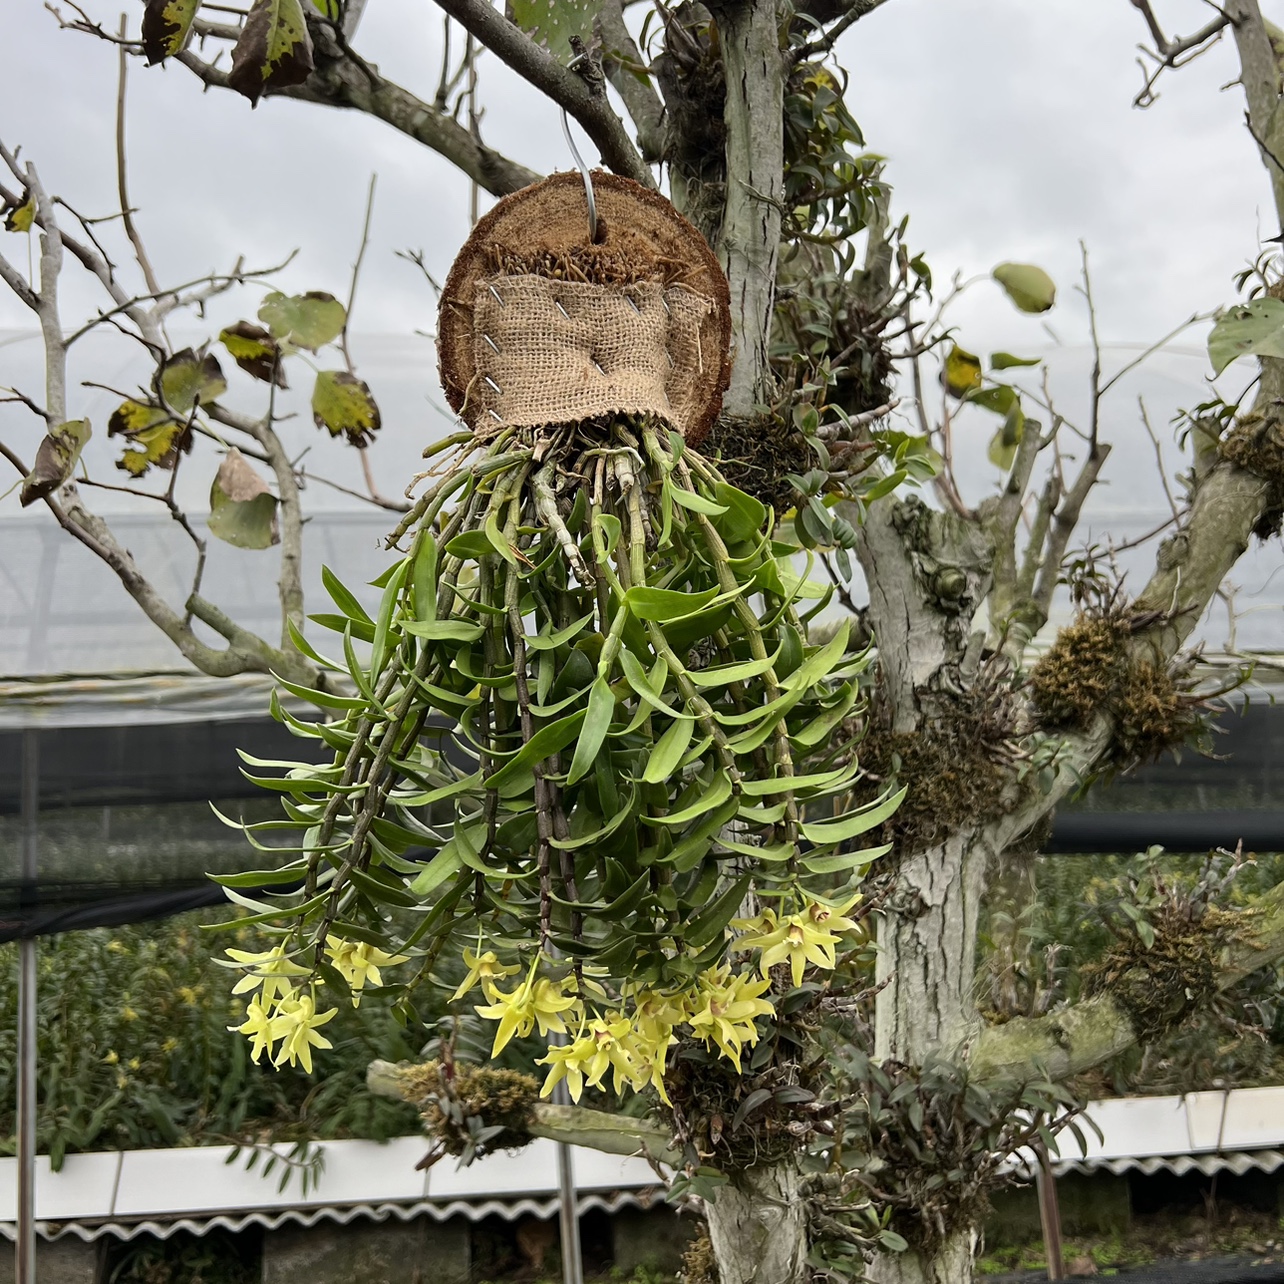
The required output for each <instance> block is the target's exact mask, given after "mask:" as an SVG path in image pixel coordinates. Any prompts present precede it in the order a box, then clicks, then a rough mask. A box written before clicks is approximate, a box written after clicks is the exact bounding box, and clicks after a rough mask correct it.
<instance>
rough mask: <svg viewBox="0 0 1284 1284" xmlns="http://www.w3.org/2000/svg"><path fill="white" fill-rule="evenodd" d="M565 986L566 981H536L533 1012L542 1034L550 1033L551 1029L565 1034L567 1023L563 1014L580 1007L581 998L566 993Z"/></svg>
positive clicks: (532, 992)
mask: <svg viewBox="0 0 1284 1284" xmlns="http://www.w3.org/2000/svg"><path fill="white" fill-rule="evenodd" d="M563 986H564V983H563V982H561V981H549V980H547V979H545V978H541V979H540V980H538V981H536V982H535V987H534V989H533V990H532V991H531V1012H532V1013H533V1015H534V1017H535V1024H536V1025H537V1026H539V1032H540V1034H542V1035H546V1034H548V1032H549V1031H550V1030H555V1031H556V1032H557V1033H558V1034H565V1033H566V1023H565V1021H563V1019H562V1015H561V1014H562V1013H563V1012H570V1011H571V1010H572V1009H578V1008H579V1006H580V1001H579V999H578V998H576V997H575V995H573V994H566V993H564V990H563Z"/></svg>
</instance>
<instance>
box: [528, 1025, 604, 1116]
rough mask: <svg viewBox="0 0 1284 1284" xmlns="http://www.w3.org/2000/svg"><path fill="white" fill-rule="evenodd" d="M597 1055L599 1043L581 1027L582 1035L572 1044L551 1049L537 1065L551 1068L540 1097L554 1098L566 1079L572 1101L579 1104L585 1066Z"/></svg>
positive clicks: (582, 1090)
mask: <svg viewBox="0 0 1284 1284" xmlns="http://www.w3.org/2000/svg"><path fill="white" fill-rule="evenodd" d="M596 1054H597V1043H596V1042H595V1041H594V1039H593V1036H592V1035H591V1034H586V1033H584V1027H583V1026H582V1025H581V1027H580V1033H579V1034H578V1035H576V1037H575V1038H574V1039H572V1040H571V1042H570V1043H564V1044H561V1045H560V1046H557V1047H552V1048H549V1050H548V1052H547V1053H546V1054H545V1055H544V1056H543V1057H541V1058H540V1059H539V1060H538V1061H537V1062H536V1063H535V1064H536V1065H537V1066H548V1067H549V1071H548V1074H547V1075H545V1077H544V1086H543V1087H542V1088H540V1090H539V1095H540V1096H541V1097H550V1096H552V1095H553V1089H554V1088H555V1087H556V1086H557V1085H558V1084H559V1083H560V1082H561V1081H562V1080H563V1079H565V1080H566V1087H567V1089H568V1091H569V1092H570V1094H571V1100H572V1101H575V1102H578V1101H579V1099H580V1097H581V1095H582V1094H583V1092H584V1066H585V1064H586V1063H587V1062H589V1061H591V1060H592V1059H593V1057H594V1056H595V1055H596Z"/></svg>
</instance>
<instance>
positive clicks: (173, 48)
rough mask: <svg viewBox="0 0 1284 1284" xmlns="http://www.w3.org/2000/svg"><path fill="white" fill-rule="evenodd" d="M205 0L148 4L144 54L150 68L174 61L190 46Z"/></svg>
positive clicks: (162, 0) (154, 0) (161, 0)
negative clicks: (188, 39)
mask: <svg viewBox="0 0 1284 1284" xmlns="http://www.w3.org/2000/svg"><path fill="white" fill-rule="evenodd" d="M200 7H201V0H147V3H146V7H145V8H144V9H143V53H144V54H145V55H146V56H147V64H148V66H154V65H155V64H156V63H158V62H164V61H165V59H166V58H172V57H173V56H174V55H175V54H176V53H178V52H179V51H180V50H181V49H182V48H183V46H184V45H185V44H186V43H187V37H188V34H189V33H190V32H191V30H192V23H193V22H194V21H195V19H196V11H197V9H199V8H200Z"/></svg>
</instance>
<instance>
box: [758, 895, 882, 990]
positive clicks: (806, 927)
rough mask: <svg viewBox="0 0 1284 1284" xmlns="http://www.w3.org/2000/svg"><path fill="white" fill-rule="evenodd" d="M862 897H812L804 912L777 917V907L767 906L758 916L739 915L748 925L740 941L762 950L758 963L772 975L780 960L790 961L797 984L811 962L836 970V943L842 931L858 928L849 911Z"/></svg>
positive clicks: (804, 905)
mask: <svg viewBox="0 0 1284 1284" xmlns="http://www.w3.org/2000/svg"><path fill="white" fill-rule="evenodd" d="M859 899H860V897H859V895H858V896H855V897H853V898H852V899H851V900H849V901H847V902H845V903H843V904H840V905H835V906H830V905H826V904H824V903H822V902H820V901H817V900H814V899H812V898H810V897H808V898H806V899H805V900H804V903H803V909H802V911H801V912H800V913H797V914H789V915H787V916H786V917H785V918H783V919H777V917H776V914H775V911H774V910H769V909H768V910H763V912H762V913H761V914H760V915H759V916H758V917H757V918H756V919H737V920H736V923H735V926H737V927H739V928H741V929H747V933H746V935H744V936H742V937H740V938H739V940H737V942H736V948H737V949H741V950H753V949H757V950H761V951H762V953H761V955H760V957H759V960H758V966H759V968H760V970H761V972H762V975H763V976H764V977H765V976H768V975H769V974H770V972H771V969H772V968H773V967H775V966H776V964H777V963H784V962H785V961H786V960H787V961H788V963H789V970H790V975H791V977H792V979H793V983H794V984H795V985H801V984H802V980H803V973H804V972H805V971H806V969H807V964H808V963H811V964H814V965H815V966H816V967H819V968H824V969H825V970H827V971H832V970H833V968H834V966H835V963H836V961H837V960H836V955H835V952H834V947H835V946H836V945H837V944H838V940H839V935H840V934H841V933H843V932H849V931H853V930H855V928H856V927H857V924H856V923H854V922H853V921H852V920H851V919H849V918H847V917H846V912H847V911H848V910H849V909H851V908H852V906H853V905H855V904H856V902H857V901H858V900H859Z"/></svg>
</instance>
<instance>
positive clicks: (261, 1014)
mask: <svg viewBox="0 0 1284 1284" xmlns="http://www.w3.org/2000/svg"><path fill="white" fill-rule="evenodd" d="M227 1028H228V1030H229V1031H230V1032H233V1033H236V1034H243V1035H245V1036H246V1038H248V1039H249V1040H250V1060H251V1061H253V1062H254V1063H255V1064H256V1065H257V1064H258V1060H259V1057H261V1056H262V1055H263V1053H264V1051H265V1050H266V1051H267V1052H268V1053H269V1055H270V1054H271V1052H272V1045H273V1044H274V1043H275V1042H276V1036H275V1035H274V1034H273V1033H272V1014H271V1013H270V1012H269V1011H268V1009H267V1008H265V1007H264V1006H263V1000H262V998H261V996H259V995H257V994H256V995H255V996H254V997H253V998H252V999H251V1000H250V1003H249V1006H248V1007H247V1008H246V1009H245V1023H244V1024H243V1025H229V1026H228V1027H227Z"/></svg>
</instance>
